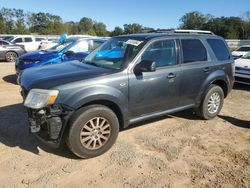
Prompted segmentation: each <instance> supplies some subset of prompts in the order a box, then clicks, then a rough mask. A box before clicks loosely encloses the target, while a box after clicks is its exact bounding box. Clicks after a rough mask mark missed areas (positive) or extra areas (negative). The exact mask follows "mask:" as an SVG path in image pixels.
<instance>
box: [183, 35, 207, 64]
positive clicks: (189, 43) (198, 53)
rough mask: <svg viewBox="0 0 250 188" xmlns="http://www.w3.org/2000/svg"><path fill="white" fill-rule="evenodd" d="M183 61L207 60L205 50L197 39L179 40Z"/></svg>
mask: <svg viewBox="0 0 250 188" xmlns="http://www.w3.org/2000/svg"><path fill="white" fill-rule="evenodd" d="M181 46H182V53H183V63H192V62H197V61H206V60H207V50H206V48H205V47H204V45H203V44H202V42H201V41H200V40H199V39H182V40H181Z"/></svg>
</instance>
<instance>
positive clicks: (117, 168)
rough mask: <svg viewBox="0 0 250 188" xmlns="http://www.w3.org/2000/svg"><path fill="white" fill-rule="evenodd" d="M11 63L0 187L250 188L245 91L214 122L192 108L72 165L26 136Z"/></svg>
mask: <svg viewBox="0 0 250 188" xmlns="http://www.w3.org/2000/svg"><path fill="white" fill-rule="evenodd" d="M14 73H15V71H14V64H13V63H0V77H1V79H0V187H5V188H7V187H13V188H14V187H15V188H18V187H32V188H33V187H46V188H47V187H109V188H112V187H114V188H117V187H124V188H128V187H129V188H130V187H132V188H133V187H197V188H198V187H199V188H200V187H211V188H214V187H225V188H231V187H237V188H238V187H239V188H248V187H250V92H249V91H250V86H244V85H236V86H235V88H234V90H233V91H232V92H231V93H230V95H229V97H228V98H227V99H226V100H225V103H224V107H223V109H222V112H221V114H220V115H219V117H217V118H215V119H214V120H210V121H203V120H200V119H198V118H197V117H196V115H195V114H194V113H193V111H192V110H188V111H185V112H181V113H177V114H173V115H170V116H165V117H162V118H158V119H155V120H153V121H147V122H143V123H140V124H136V125H133V126H131V128H129V129H127V130H124V131H122V132H120V134H119V137H118V140H117V142H116V144H115V145H114V146H113V147H112V148H111V150H110V151H109V152H107V153H105V154H104V155H102V156H100V157H96V158H93V159H88V160H80V159H77V158H76V157H75V156H74V155H73V154H71V152H70V151H69V150H68V149H67V148H66V147H64V148H61V149H56V150H55V149H51V148H49V147H47V146H45V145H43V144H41V143H40V142H39V141H37V139H36V138H35V137H34V136H32V135H31V134H29V133H28V129H27V116H26V113H25V110H24V108H23V106H22V98H21V96H20V94H19V86H18V85H16V84H15V79H16V78H15V75H14Z"/></svg>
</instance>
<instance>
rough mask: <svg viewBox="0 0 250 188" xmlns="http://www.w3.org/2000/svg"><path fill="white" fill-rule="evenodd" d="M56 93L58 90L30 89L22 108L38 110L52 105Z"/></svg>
mask: <svg viewBox="0 0 250 188" xmlns="http://www.w3.org/2000/svg"><path fill="white" fill-rule="evenodd" d="M58 93H59V91H58V90H45V89H32V90H30V92H29V94H28V96H27V98H26V99H25V102H24V106H26V107H28V108H33V109H40V108H43V107H46V106H48V105H51V104H54V102H55V100H56V98H57V95H58Z"/></svg>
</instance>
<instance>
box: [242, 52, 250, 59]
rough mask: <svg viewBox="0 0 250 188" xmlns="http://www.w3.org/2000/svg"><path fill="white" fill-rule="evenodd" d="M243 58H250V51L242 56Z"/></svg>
mask: <svg viewBox="0 0 250 188" xmlns="http://www.w3.org/2000/svg"><path fill="white" fill-rule="evenodd" d="M241 58H242V59H250V52H248V53H247V54H245V55H244V56H242V57H241Z"/></svg>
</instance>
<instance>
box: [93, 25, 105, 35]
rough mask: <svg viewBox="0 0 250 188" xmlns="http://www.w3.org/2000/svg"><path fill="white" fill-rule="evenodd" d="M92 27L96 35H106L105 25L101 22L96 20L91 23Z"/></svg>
mask: <svg viewBox="0 0 250 188" xmlns="http://www.w3.org/2000/svg"><path fill="white" fill-rule="evenodd" d="M93 29H94V31H95V33H96V35H97V36H107V33H108V32H107V29H106V25H105V24H104V23H102V22H96V23H94V25H93Z"/></svg>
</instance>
